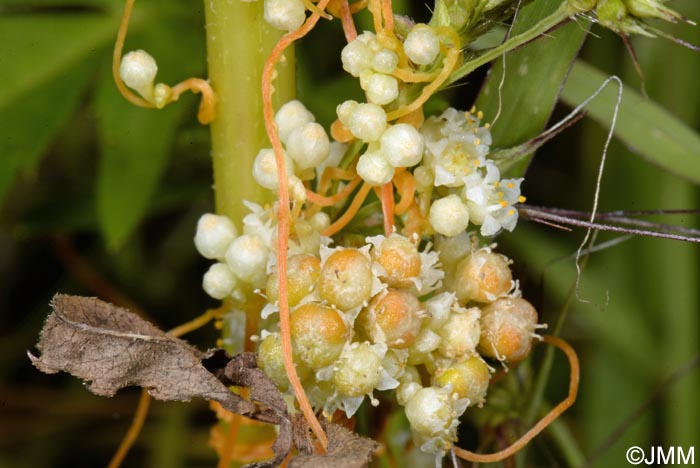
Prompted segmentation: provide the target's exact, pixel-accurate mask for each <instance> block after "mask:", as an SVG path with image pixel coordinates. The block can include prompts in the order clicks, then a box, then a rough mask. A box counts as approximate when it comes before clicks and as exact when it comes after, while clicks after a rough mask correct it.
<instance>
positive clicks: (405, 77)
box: [391, 68, 439, 83]
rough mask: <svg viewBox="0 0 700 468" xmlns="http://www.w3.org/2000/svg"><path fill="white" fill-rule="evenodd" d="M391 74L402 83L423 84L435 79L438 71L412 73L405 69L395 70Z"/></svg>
mask: <svg viewBox="0 0 700 468" xmlns="http://www.w3.org/2000/svg"><path fill="white" fill-rule="evenodd" d="M391 74H392V75H394V76H395V77H396V78H398V79H399V80H401V81H403V82H404V83H424V82H428V81H431V80H434V79H435V77H436V76H438V74H439V71H434V72H431V73H424V72H414V71H412V70H409V69H407V68H396V69H395V70H394V71H393V72H391Z"/></svg>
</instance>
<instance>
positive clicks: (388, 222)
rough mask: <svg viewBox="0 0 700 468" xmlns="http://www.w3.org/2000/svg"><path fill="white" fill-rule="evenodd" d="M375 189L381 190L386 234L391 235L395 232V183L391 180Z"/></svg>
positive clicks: (380, 195)
mask: <svg viewBox="0 0 700 468" xmlns="http://www.w3.org/2000/svg"><path fill="white" fill-rule="evenodd" d="M375 190H378V191H379V193H378V195H379V199H380V200H381V201H382V215H383V216H384V235H385V236H386V237H389V236H390V235H391V233H392V232H394V184H393V183H392V182H391V181H389V182H387V183H386V184H384V185H382V186H381V187H378V188H377V189H375Z"/></svg>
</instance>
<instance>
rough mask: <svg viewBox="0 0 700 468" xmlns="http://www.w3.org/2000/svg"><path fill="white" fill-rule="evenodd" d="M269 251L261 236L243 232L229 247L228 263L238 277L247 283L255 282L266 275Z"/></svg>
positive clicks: (227, 253)
mask: <svg viewBox="0 0 700 468" xmlns="http://www.w3.org/2000/svg"><path fill="white" fill-rule="evenodd" d="M268 252H269V250H268V248H267V246H266V245H265V242H264V241H263V239H262V238H261V237H260V236H257V235H255V234H252V235H251V234H243V235H242V236H240V237H237V238H236V239H235V240H234V241H233V242H232V243H231V246H230V247H229V248H228V251H227V252H226V263H228V266H229V268H231V271H233V272H234V274H235V275H236V276H237V277H238V278H240V279H241V280H243V281H245V282H247V283H255V282H257V281H258V280H259V279H260V277H263V278H264V276H265V270H266V267H267V255H268Z"/></svg>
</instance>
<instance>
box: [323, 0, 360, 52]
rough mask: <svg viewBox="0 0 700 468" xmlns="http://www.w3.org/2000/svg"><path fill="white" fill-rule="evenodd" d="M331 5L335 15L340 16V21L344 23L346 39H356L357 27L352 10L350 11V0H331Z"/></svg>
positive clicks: (349, 40)
mask: <svg viewBox="0 0 700 468" xmlns="http://www.w3.org/2000/svg"><path fill="white" fill-rule="evenodd" d="M331 5H332V7H333V11H332V13H333V15H334V16H336V17H337V18H340V22H341V24H342V25H343V33H344V34H345V40H346V41H348V43H350V42H352V41H354V40H355V39H356V38H357V29H356V28H355V22H354V21H353V19H352V12H351V11H350V5H349V4H348V0H331ZM331 5H329V7H328V9H329V10H330V9H331Z"/></svg>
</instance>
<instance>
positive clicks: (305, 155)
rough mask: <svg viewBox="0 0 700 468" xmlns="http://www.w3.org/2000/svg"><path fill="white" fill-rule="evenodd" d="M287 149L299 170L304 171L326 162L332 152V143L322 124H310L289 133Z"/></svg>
mask: <svg viewBox="0 0 700 468" xmlns="http://www.w3.org/2000/svg"><path fill="white" fill-rule="evenodd" d="M286 148H287V154H289V157H290V158H292V159H293V160H294V162H295V163H296V166H297V169H299V170H304V169H309V168H312V167H316V166H318V165H319V164H321V163H322V162H323V161H325V160H326V158H327V157H328V154H329V153H330V151H331V142H330V140H329V139H328V134H327V133H326V131H325V130H324V128H323V127H322V126H321V125H320V124H317V123H316V122H308V123H306V124H304V125H302V126H299V127H296V128H295V129H294V130H292V131H291V132H290V133H289V138H288V139H287V143H286Z"/></svg>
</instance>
